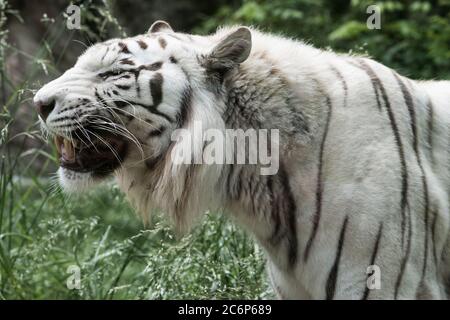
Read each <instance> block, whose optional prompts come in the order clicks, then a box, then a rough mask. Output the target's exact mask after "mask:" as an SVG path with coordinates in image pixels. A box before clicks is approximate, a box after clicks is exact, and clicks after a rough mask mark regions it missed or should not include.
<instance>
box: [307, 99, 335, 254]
mask: <svg viewBox="0 0 450 320" xmlns="http://www.w3.org/2000/svg"><path fill="white" fill-rule="evenodd" d="M326 101H327V106H328V113H327V120H326V123H325V129H324V133H323V138H322V143H321V145H320V153H319V165H318V174H317V185H316V212H315V214H314V218H313V219H314V220H313V227H312V232H311V235H310V236H309V239H308V242H307V244H306V248H305V253H304V255H303V260H305V262H306V261H307V260H308V257H309V252H310V250H311V246H312V243H313V241H314V239H315V237H316V234H317V230H318V228H319V222H320V217H321V215H322V193H323V185H322V166H323V154H324V149H325V142H326V139H327V135H328V128H329V127H330V119H331V115H332V110H333V107H332V104H331V99H330V97H328V96H327V97H326Z"/></svg>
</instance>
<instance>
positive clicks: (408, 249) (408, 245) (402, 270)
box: [394, 205, 412, 299]
mask: <svg viewBox="0 0 450 320" xmlns="http://www.w3.org/2000/svg"><path fill="white" fill-rule="evenodd" d="M408 211H410V208H409V205H408ZM411 236H412V219H411V212H409V229H408V238H407V239H406V241H407V243H406V252H405V255H404V256H403V258H402V261H401V264H400V272H399V274H398V277H397V281H396V282H395V291H394V298H395V299H397V297H398V292H399V290H400V284H401V283H402V280H403V274H404V273H405V269H406V263H407V262H408V259H409V255H410V253H411Z"/></svg>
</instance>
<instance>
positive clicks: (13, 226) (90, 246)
mask: <svg viewBox="0 0 450 320" xmlns="http://www.w3.org/2000/svg"><path fill="white" fill-rule="evenodd" d="M5 181H7V180H5ZM1 187H2V186H0V194H1V192H2V191H3V192H5V190H4V189H3V190H2V188H1ZM23 187H24V186H23V185H22V186H21V185H16V184H15V183H13V182H10V183H9V184H8V186H7V188H8V190H7V192H8V195H7V197H6V198H3V199H2V200H5V201H6V202H5V204H6V207H9V206H12V207H13V208H14V209H13V212H12V214H11V215H10V214H7V213H6V212H5V214H4V215H3V216H2V214H1V212H0V218H3V226H2V225H0V227H2V228H1V232H0V298H6V299H49V298H50V299H80V298H81V299H168V298H172V299H182V298H189V299H206V298H217V299H229V298H247V299H259V298H267V297H271V296H270V294H271V291H270V289H269V286H268V284H267V283H266V277H265V273H264V264H263V257H262V253H261V252H260V250H259V249H258V247H257V246H256V245H255V243H254V242H253V241H252V240H251V239H250V238H248V237H247V236H246V235H245V234H244V233H243V232H242V231H240V230H238V229H237V228H236V227H235V226H233V225H232V224H231V223H229V222H228V221H227V220H226V219H225V218H224V217H223V216H219V215H212V214H210V215H208V216H207V217H206V219H205V221H204V222H203V223H202V224H201V225H200V226H199V227H197V228H196V229H195V230H194V232H193V233H192V234H191V235H189V236H186V237H183V238H181V239H177V238H176V237H175V236H174V234H173V233H172V231H171V228H170V227H169V226H167V225H166V224H165V223H164V222H161V221H158V220H159V219H156V223H155V225H153V226H152V227H151V228H150V229H148V230H142V229H143V228H142V225H141V224H140V222H139V220H138V218H137V217H136V216H134V215H133V213H132V210H131V209H130V208H129V207H128V205H127V204H126V202H125V201H124V199H123V196H122V195H121V194H120V193H119V191H118V190H117V188H115V187H105V188H103V189H100V190H98V191H97V192H93V193H90V194H89V195H84V196H80V197H77V198H75V199H66V198H65V197H64V196H63V195H61V194H60V193H55V194H53V195H51V196H42V194H48V191H47V190H48V185H38V184H37V183H32V186H30V187H31V189H33V193H34V192H36V191H40V192H38V193H36V194H34V195H33V194H30V195H29V197H25V198H23V197H21V196H19V194H22V193H27V192H23V191H24V190H23V189H22V188H23ZM30 187H29V188H30ZM13 194H15V195H16V196H15V197H13V198H11V195H13ZM1 220H2V219H0V222H1ZM139 230H141V231H139ZM69 266H77V267H79V268H80V275H81V289H72V290H70V289H68V287H67V285H66V283H67V279H68V278H69V276H71V273H70V272H68V267H69Z"/></svg>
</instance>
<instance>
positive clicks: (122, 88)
mask: <svg viewBox="0 0 450 320" xmlns="http://www.w3.org/2000/svg"><path fill="white" fill-rule="evenodd" d="M115 86H116V87H117V88H119V89H121V90H129V89H130V88H131V87H130V86H125V85H121V84H116V85H115Z"/></svg>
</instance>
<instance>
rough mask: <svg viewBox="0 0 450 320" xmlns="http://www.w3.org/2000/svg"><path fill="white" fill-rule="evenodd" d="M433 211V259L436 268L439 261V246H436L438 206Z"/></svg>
mask: <svg viewBox="0 0 450 320" xmlns="http://www.w3.org/2000/svg"><path fill="white" fill-rule="evenodd" d="M432 212H433V222H432V229H431V239H432V242H433V259H434V264H435V266H436V269H437V267H438V264H439V261H438V256H437V246H436V226H437V220H438V211H437V210H436V208H434V210H433V211H432Z"/></svg>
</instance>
